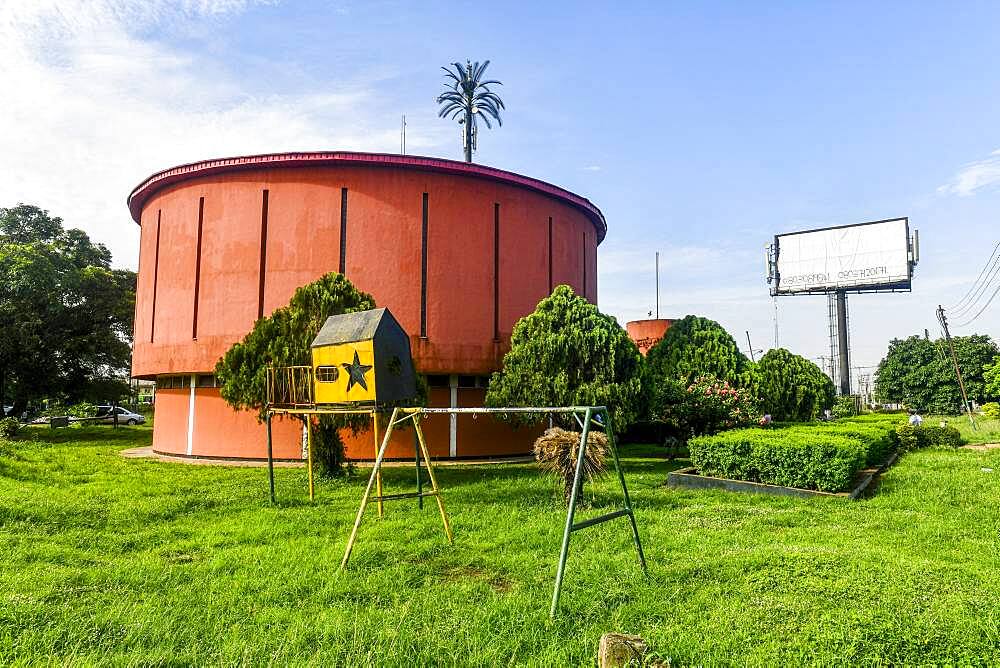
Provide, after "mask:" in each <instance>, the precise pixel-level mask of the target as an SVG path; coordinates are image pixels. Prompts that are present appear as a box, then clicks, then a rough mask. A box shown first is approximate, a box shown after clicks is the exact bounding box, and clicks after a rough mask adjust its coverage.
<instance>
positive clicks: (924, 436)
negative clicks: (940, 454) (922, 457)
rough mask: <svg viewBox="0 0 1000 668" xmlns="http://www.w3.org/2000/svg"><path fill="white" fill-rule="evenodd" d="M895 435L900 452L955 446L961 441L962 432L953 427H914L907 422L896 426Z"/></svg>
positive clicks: (960, 443)
mask: <svg viewBox="0 0 1000 668" xmlns="http://www.w3.org/2000/svg"><path fill="white" fill-rule="evenodd" d="M896 437H897V439H898V443H899V445H898V447H899V450H900V452H909V451H910V450H919V449H921V448H931V447H944V448H957V447H958V446H960V445H962V442H963V441H962V433H961V432H960V431H958V429H955V428H954V427H938V426H931V425H921V426H920V427H914V426H912V425H910V424H907V423H903V424H901V425H898V426H897V427H896Z"/></svg>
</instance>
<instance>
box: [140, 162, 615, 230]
mask: <svg viewBox="0 0 1000 668" xmlns="http://www.w3.org/2000/svg"><path fill="white" fill-rule="evenodd" d="M338 163H339V164H355V165H357V164H366V165H375V166H387V167H408V168H413V169H426V170H429V171H437V172H443V173H448V174H457V175H464V176H478V177H482V178H491V179H494V180H496V181H499V182H502V183H507V184H511V185H518V186H522V187H527V188H531V189H532V190H535V191H537V192H540V193H542V194H545V195H549V196H551V197H555V198H557V199H561V200H563V201H565V202H567V203H569V204H571V205H573V206H576V207H577V208H579V209H581V210H583V211H584V213H586V214H587V216H588V217H589V218H590V219H591V221H592V222H593V224H594V227H595V228H596V229H597V243H601V242H602V241H604V237H605V235H606V234H607V230H608V225H607V221H606V220H605V219H604V214H603V213H602V212H601V210H600V209H599V208H597V206H596V205H595V204H594V203H593V202H591V201H590V200H589V199H587V198H586V197H583V196H581V195H577V194H576V193H573V192H571V191H569V190H566V189H565V188H561V187H559V186H557V185H554V184H552V183H548V182H547V181H542V180H541V179H536V178H533V177H530V176H524V175H523V174H518V173H516V172H511V171H508V170H505V169H499V168H497V167H489V166H487V165H480V164H478V163H470V162H462V161H459V160H450V159H448V158H435V157H431V156H422V155H409V154H407V155H401V154H397V153H366V152H361V151H292V152H285V153H260V154H254V155H244V156H233V157H228V158H212V159H208V160H198V161H196V162H189V163H185V164H182V165H176V166H174V167H170V168H167V169H164V170H160V171H158V172H155V173H154V174H152V175H150V176H148V177H147V178H145V179H144V180H143V181H142V182H141V183H139V185H137V186H136V187H135V188H133V189H132V192H131V193H129V196H128V198H127V200H126V203H127V204H128V208H129V212H130V213H131V215H132V219H133V220H134V221H135V222H136V223H139V222H140V216H141V214H142V208H143V206H145V203H146V201H147V200H148V199H149V198H150V197H152V196H153V195H154V194H155V193H156V192H157V191H159V190H160V189H161V188H164V187H166V186H169V185H172V184H174V183H178V182H180V181H183V180H185V179H188V178H192V177H195V176H206V175H209V174H217V173H220V172H227V171H239V170H243V169H254V168H260V167H262V166H267V165H272V166H282V167H289V166H305V165H315V164H319V165H324V164H338Z"/></svg>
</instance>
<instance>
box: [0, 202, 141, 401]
mask: <svg viewBox="0 0 1000 668" xmlns="http://www.w3.org/2000/svg"><path fill="white" fill-rule="evenodd" d="M135 279H136V277H135V273H134V272H132V271H128V270H124V269H112V268H111V253H110V252H109V251H108V249H107V248H105V247H104V245H103V244H95V243H93V242H92V241H91V240H90V238H89V237H88V236H87V234H86V233H84V232H82V231H80V230H76V229H69V230H67V229H64V228H63V224H62V219H60V218H58V217H54V216H51V215H49V213H48V211H45V210H43V209H40V208H38V207H36V206H31V205H27V204H19V205H17V206H15V207H13V208H7V209H5V208H0V332H3V336H0V405H3V404H4V403H5V402H6V401H7V400H8V398H9V397H13V398H14V401H13V406H14V408H13V413H14V414H15V415H18V414H20V413H22V412H23V411H24V410H25V408H26V407H27V405H28V403H29V402H30V401H32V400H35V399H39V398H41V397H53V398H57V399H62V400H65V401H68V402H75V401H77V400H78V399H80V398H83V397H93V396H94V395H95V394H96V393H98V392H99V390H100V388H101V387H106V386H107V381H108V379H109V378H124V377H127V375H128V367H129V362H130V359H131V341H132V319H133V314H134V310H135Z"/></svg>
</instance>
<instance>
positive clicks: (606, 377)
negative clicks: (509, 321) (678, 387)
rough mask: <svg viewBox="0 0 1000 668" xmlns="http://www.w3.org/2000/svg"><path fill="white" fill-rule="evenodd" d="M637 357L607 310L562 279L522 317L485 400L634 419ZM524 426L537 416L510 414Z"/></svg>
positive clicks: (626, 420) (624, 421) (639, 361)
mask: <svg viewBox="0 0 1000 668" xmlns="http://www.w3.org/2000/svg"><path fill="white" fill-rule="evenodd" d="M641 364H642V357H641V355H640V354H639V349H638V348H636V346H635V344H634V343H633V342H632V340H631V339H630V338H629V337H628V334H627V333H626V332H625V330H624V329H622V328H621V326H619V324H618V322H617V321H616V320H615V319H614V318H613V317H611V316H609V315H605V314H603V313H601V312H600V311H598V310H597V307H596V306H594V305H593V304H591V303H590V302H588V301H587V300H586V299H584V298H583V297H578V296H577V295H575V294H574V293H573V290H572V288H570V287H569V286H568V285H560V286H558V287H557V288H556V289H555V290H553V291H552V294H551V295H550V296H548V297H546V298H545V299H543V300H542V301H540V302H539V303H538V307H537V308H536V309H535V312H534V313H531V314H529V315H527V316H525V317H523V318H521V319H520V320H519V321H518V322H517V324H516V325H514V331H513V333H512V334H511V348H510V352H508V353H507V354H506V355H505V356H504V359H503V369H502V370H500V371H497V372H496V373H494V374H493V377H492V378H491V379H490V385H489V389H488V391H487V393H486V405H488V406H495V407H499V406H607V407H608V409H609V410H611V411H612V412H613V414H614V419H615V422H616V424H618V425H626V424H629V423H630V422H631V421H632V420H633V419H634V417H635V402H636V399H637V398H638V396H639V382H640V379H639V374H640V369H641ZM509 419H510V421H512V422H515V423H521V424H527V423H530V422H534V421H536V420H537V419H538V416H535V415H525V414H521V413H512V414H510V416H509Z"/></svg>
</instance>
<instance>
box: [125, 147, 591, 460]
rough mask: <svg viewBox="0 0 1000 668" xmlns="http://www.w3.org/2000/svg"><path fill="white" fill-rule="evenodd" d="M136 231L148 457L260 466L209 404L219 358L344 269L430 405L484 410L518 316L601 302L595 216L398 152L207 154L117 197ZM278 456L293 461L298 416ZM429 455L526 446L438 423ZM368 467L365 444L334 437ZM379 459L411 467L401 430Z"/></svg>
mask: <svg viewBox="0 0 1000 668" xmlns="http://www.w3.org/2000/svg"><path fill="white" fill-rule="evenodd" d="M128 204H129V209H130V211H131V214H132V217H133V218H134V219H135V221H136V222H137V223H139V224H140V227H141V240H140V251H139V258H140V259H139V279H138V287H137V294H136V317H135V352H134V356H133V363H132V374H133V376H134V377H136V378H141V379H149V380H154V379H155V380H156V384H157V390H156V420H155V423H154V432H153V448H154V450H156V451H158V452H163V453H170V454H178V455H189V456H202V457H204V456H215V457H240V458H258V457H264V456H265V448H266V446H265V437H264V429H263V427H262V426H261V425H260V424H258V423H257V421H256V419H255V416H254V415H252V414H250V413H236V412H234V411H233V410H231V409H230V408H229V407H228V405H227V404H226V403H225V402H224V401H223V400H222V398H221V396H220V395H219V390H218V388H217V387H216V382H215V378H214V376H213V375H212V372H213V369H214V368H215V364H216V361H217V360H218V359H219V358H220V357H221V356H222V355H223V354H224V353H225V352H226V350H228V349H229V347H230V346H231V345H232V344H233V343H235V342H236V341H239V340H240V339H241V338H243V336H244V335H245V334H246V333H247V332H248V331H249V330H250V329H251V327H252V326H253V323H254V322H255V321H256V320H257V319H258V318H260V317H264V316H267V315H268V314H270V313H271V312H272V311H273V310H274V309H276V308H278V307H280V306H283V305H285V304H287V303H288V300H289V299H290V298H291V296H292V293H293V292H294V291H295V289H296V288H298V287H299V286H301V285H304V284H306V283H309V282H311V281H313V280H315V279H317V278H319V277H320V276H322V275H323V274H325V273H328V272H331V271H340V272H341V273H344V274H345V275H346V276H347V278H348V279H350V280H351V281H352V282H353V283H354V284H355V285H356V286H357V287H358V288H359V289H361V290H364V291H366V292H369V293H371V294H372V295H373V296H374V297H375V301H376V303H377V304H378V305H379V306H386V307H388V308H390V309H391V311H392V313H393V314H394V315H395V316H396V318H398V320H399V322H400V324H401V325H402V326H403V328H404V329H405V330H406V332H407V334H408V335H409V337H410V347H411V350H412V352H413V359H414V364H415V366H416V369H417V371H418V372H419V373H422V374H426V375H427V378H428V383H429V385H430V388H431V389H430V404H431V405H433V406H480V405H482V403H483V399H484V396H485V386H486V382H487V380H488V377H489V375H490V374H491V373H492V372H494V371H496V370H497V369H499V368H500V363H501V360H502V358H503V355H504V353H505V352H507V350H508V349H509V346H510V333H511V329H512V327H513V326H514V323H515V322H517V320H518V319H519V318H521V317H523V316H524V315H527V314H528V313H531V312H532V311H533V310H534V309H535V306H536V305H537V304H538V302H539V301H540V300H541V299H543V298H544V297H546V296H547V295H548V294H550V293H551V291H552V288H553V287H554V286H556V285H560V284H568V285H570V286H571V287H572V288H573V289H574V290H575V291H576V292H577V293H578V294H581V295H584V296H586V297H587V299H589V300H590V301H591V302H595V303H596V301H597V246H598V244H599V243H600V242H601V241H602V240H603V239H604V235H605V233H606V231H607V227H606V224H605V220H604V216H603V215H602V214H601V212H600V211H599V210H598V209H597V207H595V206H594V205H593V204H591V203H590V201H588V200H587V199H585V198H583V197H580V196H578V195H575V194H573V193H571V192H568V191H566V190H563V189H562V188H559V187H556V186H553V185H551V184H548V183H545V182H543V181H538V180H536V179H532V178H529V177H526V176H521V175H519V174H514V173H511V172H506V171H502V170H499V169H493V168H491V167H485V166H482V165H476V164H469V163H464V162H455V161H451V160H441V159H437V158H422V157H415V156H405V155H386V154H371V153H345V152H324V153H283V154H273V155H260V156H249V157H242V158H229V159H223V160H207V161H204V162H198V163H194V164H190V165H182V166H180V167H175V168H173V169H168V170H165V171H162V172H159V173H157V174H154V175H152V176H150V177H149V178H148V179H146V180H145V181H143V182H142V183H141V184H140V185H139V186H138V187H137V188H136V189H135V190H134V191H133V192H132V194H131V195H130V196H129V199H128ZM275 427H276V429H275V455H276V456H277V457H278V458H285V459H297V458H300V457H301V456H302V446H301V439H300V432H299V429H298V427H297V423H295V422H292V421H290V420H284V421H282V420H278V421H276V423H275ZM425 433H426V434H427V436H428V440H429V443H428V445H429V446H430V448H431V454H432V455H433V456H437V457H473V456H492V455H505V454H514V453H518V454H520V453H527V452H529V451H530V448H531V443H532V440H533V438H534V436H535V433H534V432H533V431H532V430H527V429H521V430H512V429H510V428H508V427H507V426H506V425H504V424H501V423H499V422H496V421H495V420H493V419H492V418H490V417H488V416H480V417H479V418H478V419H473V418H472V416H469V415H462V416H433V417H430V418H428V419H427V420H426V422H425ZM344 438H345V443H346V445H347V450H348V455H349V456H351V457H352V458H356V459H371V458H373V456H374V442H373V440H374V439H373V438H372V434H371V433H370V432H369V433H360V434H350V433H345V434H344ZM388 455H389V456H390V457H407V458H409V457H413V443H412V434H411V433H410V432H408V431H405V430H404V431H401V432H397V435H396V436H395V437H394V440H393V443H392V444H391V446H390V449H389V452H388Z"/></svg>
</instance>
